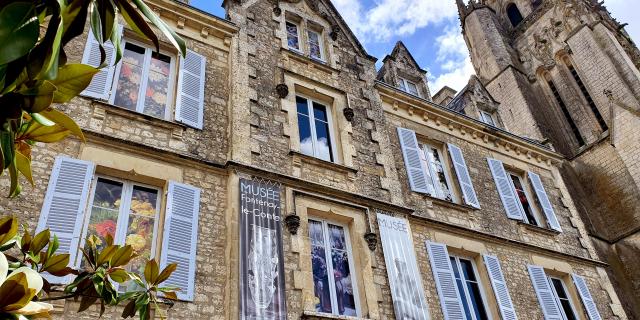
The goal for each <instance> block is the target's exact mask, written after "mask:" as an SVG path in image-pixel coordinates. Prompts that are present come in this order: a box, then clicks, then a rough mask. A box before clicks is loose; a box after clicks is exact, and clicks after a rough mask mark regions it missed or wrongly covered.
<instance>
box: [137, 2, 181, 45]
mask: <svg viewBox="0 0 640 320" xmlns="http://www.w3.org/2000/svg"><path fill="white" fill-rule="evenodd" d="M132 1H133V3H134V4H135V5H136V7H137V8H138V10H140V12H142V14H143V15H144V16H145V17H147V19H149V21H151V23H153V24H154V25H155V26H156V27H158V29H160V31H162V33H164V35H165V36H166V37H167V38H168V39H169V41H171V43H172V44H173V46H174V47H176V49H178V51H180V54H182V56H183V57H184V56H185V55H186V54H187V45H186V43H185V42H184V40H183V39H182V38H180V37H179V36H178V35H177V34H176V33H175V32H174V31H173V30H172V29H171V28H170V27H169V26H168V25H167V24H166V23H165V22H164V21H162V19H160V18H159V17H158V16H157V15H156V14H155V13H154V12H153V11H152V10H151V9H150V8H149V7H148V6H147V5H146V4H145V3H144V2H143V1H142V0H132Z"/></svg>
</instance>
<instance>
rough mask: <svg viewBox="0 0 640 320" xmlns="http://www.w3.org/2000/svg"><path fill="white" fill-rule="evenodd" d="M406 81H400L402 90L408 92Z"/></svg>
mask: <svg viewBox="0 0 640 320" xmlns="http://www.w3.org/2000/svg"><path fill="white" fill-rule="evenodd" d="M404 81H405V80H404V79H400V90H402V91H405V92H406V91H407V86H406V85H405V84H404Z"/></svg>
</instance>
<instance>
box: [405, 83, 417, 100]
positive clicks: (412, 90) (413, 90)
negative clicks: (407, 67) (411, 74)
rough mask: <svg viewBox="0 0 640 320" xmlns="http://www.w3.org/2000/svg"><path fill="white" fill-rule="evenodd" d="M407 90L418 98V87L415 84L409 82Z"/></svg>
mask: <svg viewBox="0 0 640 320" xmlns="http://www.w3.org/2000/svg"><path fill="white" fill-rule="evenodd" d="M407 88H408V89H409V93H411V94H413V95H416V96H417V95H418V87H416V84H415V83H413V82H409V81H407Z"/></svg>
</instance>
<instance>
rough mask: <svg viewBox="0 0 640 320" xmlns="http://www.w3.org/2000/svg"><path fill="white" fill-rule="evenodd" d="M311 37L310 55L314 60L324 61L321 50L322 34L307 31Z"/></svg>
mask: <svg viewBox="0 0 640 320" xmlns="http://www.w3.org/2000/svg"><path fill="white" fill-rule="evenodd" d="M307 35H308V37H309V53H310V55H311V57H312V58H316V59H322V50H321V49H320V34H318V33H317V32H314V31H311V30H309V31H307Z"/></svg>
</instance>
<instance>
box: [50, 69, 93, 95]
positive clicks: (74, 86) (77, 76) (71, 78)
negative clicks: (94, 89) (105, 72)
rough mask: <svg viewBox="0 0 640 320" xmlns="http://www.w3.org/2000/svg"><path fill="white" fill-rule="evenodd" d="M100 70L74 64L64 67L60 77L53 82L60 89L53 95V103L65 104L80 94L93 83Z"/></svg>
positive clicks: (59, 74) (60, 70)
mask: <svg viewBox="0 0 640 320" xmlns="http://www.w3.org/2000/svg"><path fill="white" fill-rule="evenodd" d="M99 71H100V70H99V69H96V68H94V67H92V66H89V65H86V64H80V63H73V64H68V65H65V66H62V67H61V68H60V69H59V70H58V77H57V78H55V79H53V80H51V83H53V84H54V85H55V86H56V88H57V89H58V90H57V91H56V92H54V93H53V102H55V103H65V102H68V101H69V100H71V99H73V98H74V97H76V96H77V95H79V94H80V92H82V91H83V90H84V89H85V88H87V87H88V86H89V84H90V83H91V79H93V76H94V75H95V74H96V73H98V72H99Z"/></svg>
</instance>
